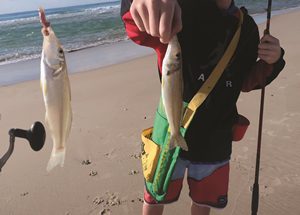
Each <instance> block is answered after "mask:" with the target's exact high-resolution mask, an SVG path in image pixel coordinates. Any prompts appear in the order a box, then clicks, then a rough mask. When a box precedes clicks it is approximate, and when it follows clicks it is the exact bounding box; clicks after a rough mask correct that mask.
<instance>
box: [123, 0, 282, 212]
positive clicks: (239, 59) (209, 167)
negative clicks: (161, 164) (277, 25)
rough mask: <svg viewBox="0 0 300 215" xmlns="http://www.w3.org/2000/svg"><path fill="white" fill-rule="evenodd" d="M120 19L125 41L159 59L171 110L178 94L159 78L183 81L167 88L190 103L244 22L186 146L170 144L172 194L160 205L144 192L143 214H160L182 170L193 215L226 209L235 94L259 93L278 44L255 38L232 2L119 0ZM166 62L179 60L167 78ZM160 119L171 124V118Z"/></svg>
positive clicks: (278, 62) (277, 56)
mask: <svg viewBox="0 0 300 215" xmlns="http://www.w3.org/2000/svg"><path fill="white" fill-rule="evenodd" d="M241 11H242V15H241V13H240V12H241ZM121 16H122V19H123V22H124V25H125V29H126V32H127V34H128V36H129V38H130V39H132V40H133V41H134V42H135V43H137V44H139V45H143V46H148V47H151V48H153V49H154V50H155V51H156V53H157V58H158V70H159V76H160V78H161V79H162V80H163V83H162V99H163V102H164V105H165V108H166V109H167V104H169V103H171V106H172V105H173V106H174V104H173V103H172V102H171V101H168V98H169V97H176V95H177V96H178V94H180V92H181V91H178V92H177V94H176V95H174V94H175V93H174V94H173V95H171V94H167V93H166V92H167V90H166V89H164V85H165V84H164V80H166V78H165V76H166V77H167V76H169V77H170V76H171V75H172V74H174V79H175V74H181V76H182V79H183V80H182V85H181V84H179V83H180V81H177V82H174V83H178V84H176V87H175V85H174V86H173V87H174V88H177V86H178V88H179V89H180V87H182V100H183V101H184V102H187V103H188V102H190V100H191V99H192V98H193V97H194V95H195V94H196V93H197V92H198V90H199V89H200V88H201V86H202V85H203V84H204V83H205V82H206V80H207V79H208V77H209V76H210V74H211V73H212V71H213V69H214V68H215V66H216V65H217V64H218V62H219V61H220V59H221V58H222V56H223V54H224V52H225V50H226V48H227V46H228V44H229V43H230V42H231V39H232V38H233V35H234V33H235V31H236V29H237V26H238V23H239V20H240V19H241V16H242V17H243V23H242V25H241V33H240V38H239V42H238V45H237V48H236V50H235V52H234V54H233V57H232V58H231V60H230V61H229V63H228V64H227V66H226V68H225V69H224V72H223V74H222V76H221V77H220V79H219V80H218V82H217V83H216V85H215V86H214V89H213V90H212V91H211V92H210V93H209V95H208V96H207V98H206V99H205V101H204V102H203V104H202V105H201V106H200V107H199V108H198V109H197V111H196V113H195V115H194V117H193V119H192V121H191V123H190V125H189V128H188V129H187V131H186V134H185V138H184V139H185V140H181V139H180V138H177V139H178V140H179V141H177V143H176V141H174V144H175V146H180V147H181V148H182V150H181V152H180V156H179V158H178V160H177V163H176V166H175V170H174V172H173V175H172V179H171V182H170V187H172V190H170V192H169V193H168V194H167V195H166V198H165V200H164V201H162V202H158V201H156V200H155V199H154V198H153V197H152V196H151V194H150V193H149V192H148V191H147V189H145V192H144V205H143V214H144V215H159V214H162V213H163V209H164V206H163V205H164V204H166V203H171V202H175V201H176V200H177V199H178V197H179V195H180V191H181V188H182V182H183V178H184V174H185V171H186V170H187V175H188V179H187V181H188V185H189V189H190V192H189V195H190V197H191V199H192V204H191V214H192V215H196V214H197V215H207V214H210V208H224V207H225V206H226V205H227V202H228V195H227V193H228V183H229V161H230V155H231V151H232V141H233V139H232V137H233V134H232V132H233V127H234V125H235V124H236V123H237V120H238V116H239V115H238V112H237V107H236V102H237V100H238V97H239V95H240V92H249V91H251V90H255V89H260V88H262V87H264V85H267V84H269V83H271V82H272V81H273V80H274V79H275V78H276V77H277V76H278V75H279V73H280V72H281V71H282V69H283V68H284V66H285V61H284V59H283V55H284V50H283V49H282V48H281V47H280V42H279V40H278V39H277V38H275V37H273V36H272V35H268V34H266V35H264V36H263V37H262V38H261V39H259V32H258V27H257V25H256V23H255V22H254V20H253V18H252V17H251V16H250V15H248V13H247V10H246V9H245V8H243V9H239V8H237V7H236V5H235V3H234V1H232V0H201V1H199V0H190V1H186V0H178V1H177V0H133V1H131V0H122V7H121ZM176 36H177V37H176ZM176 38H178V41H179V45H180V47H181V49H177V50H180V51H176V54H174V53H173V55H172V54H170V53H171V51H168V50H169V49H170V50H171V48H169V47H172V45H173V46H174V47H176V44H177V43H176V40H177V39H176ZM168 44H169V46H168ZM173 50H174V49H173ZM170 56H172V57H173V59H177V61H178V59H179V58H180V60H181V61H182V65H181V67H180V68H182V69H181V70H182V71H181V73H179V72H172V69H170V68H173V69H174V65H172V64H170V63H165V62H167V60H164V58H168V59H169V58H170ZM174 56H176V57H174ZM257 58H259V60H258V61H257ZM170 59H171V58H170ZM181 61H180V62H181ZM173 62H176V60H175V61H173ZM178 62H179V61H178ZM175 65H176V64H175ZM262 65H267V66H262ZM170 66H173V67H170ZM175 67H176V66H175ZM165 68H167V69H165ZM176 68H177V69H178V68H179V67H176ZM165 70H166V71H165ZM175 70H176V69H175ZM164 71H165V72H164ZM171 88H172V86H169V89H171ZM164 90H165V92H164ZM174 90H175V89H174ZM164 93H165V96H164ZM168 96H169V97H168ZM164 97H167V98H164ZM173 101H175V100H173ZM166 112H167V110H166ZM179 112H180V111H179ZM172 114H173V118H176V117H175V115H176V114H174V113H170V114H169V115H170V116H171V115H172ZM166 115H167V117H168V121H169V118H170V116H168V113H166ZM171 118H172V117H171ZM177 118H178V117H177ZM170 124H171V123H170ZM170 129H171V128H170ZM173 130H174V131H175V130H176V128H173ZM171 135H172V129H171ZM174 136H176V135H175V133H174ZM175 139H176V138H175ZM170 144H171V143H170ZM173 146H174V145H173Z"/></svg>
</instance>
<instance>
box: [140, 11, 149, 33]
mask: <svg viewBox="0 0 300 215" xmlns="http://www.w3.org/2000/svg"><path fill="white" fill-rule="evenodd" d="M139 15H140V17H141V19H142V21H143V24H144V28H145V30H146V32H147V33H148V34H150V30H149V13H148V10H147V8H146V7H144V6H142V7H141V11H140V13H139Z"/></svg>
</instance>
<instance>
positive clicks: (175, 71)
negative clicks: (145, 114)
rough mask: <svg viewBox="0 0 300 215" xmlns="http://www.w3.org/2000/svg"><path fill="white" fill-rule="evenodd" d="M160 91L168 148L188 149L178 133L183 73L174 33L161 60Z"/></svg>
mask: <svg viewBox="0 0 300 215" xmlns="http://www.w3.org/2000/svg"><path fill="white" fill-rule="evenodd" d="M161 91H162V103H163V105H164V108H165V113H166V116H167V120H168V122H169V131H170V140H169V150H171V149H173V148H175V147H177V146H179V147H180V148H181V149H183V150H185V151H188V146H187V143H186V141H185V139H184V138H183V137H182V135H181V133H180V126H181V122H182V115H183V74H182V54H181V47H180V44H179V41H178V38H177V36H176V35H175V36H173V37H172V38H171V40H170V42H169V44H168V47H167V51H166V53H165V56H164V59H163V62H162V85H161Z"/></svg>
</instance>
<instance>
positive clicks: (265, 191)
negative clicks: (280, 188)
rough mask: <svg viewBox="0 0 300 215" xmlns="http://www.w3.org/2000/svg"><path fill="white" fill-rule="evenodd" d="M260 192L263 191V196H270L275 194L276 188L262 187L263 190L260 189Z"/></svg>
mask: <svg viewBox="0 0 300 215" xmlns="http://www.w3.org/2000/svg"><path fill="white" fill-rule="evenodd" d="M260 190H261V194H262V196H269V195H270V194H273V193H274V188H273V187H271V186H269V185H264V186H262V189H260Z"/></svg>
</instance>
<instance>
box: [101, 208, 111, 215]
mask: <svg viewBox="0 0 300 215" xmlns="http://www.w3.org/2000/svg"><path fill="white" fill-rule="evenodd" d="M110 212H111V211H110V209H109V208H103V209H102V210H100V212H99V215H108V214H111V213H110Z"/></svg>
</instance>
